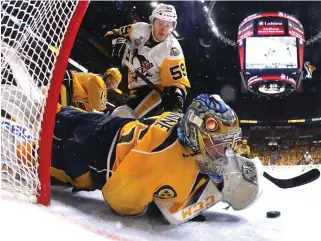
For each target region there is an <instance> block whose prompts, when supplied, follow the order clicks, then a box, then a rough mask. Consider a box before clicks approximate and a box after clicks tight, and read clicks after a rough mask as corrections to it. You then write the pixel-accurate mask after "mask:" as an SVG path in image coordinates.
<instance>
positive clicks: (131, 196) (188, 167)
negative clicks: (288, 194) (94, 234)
mask: <svg viewBox="0 0 321 241" xmlns="http://www.w3.org/2000/svg"><path fill="white" fill-rule="evenodd" d="M240 134H241V130H240V128H239V124H238V119H237V116H236V114H235V112H234V111H233V110H232V109H231V108H230V107H229V106H227V105H226V104H225V103H224V101H223V100H222V99H221V98H220V97H219V96H218V95H209V94H203V95H200V96H198V97H197V98H195V99H194V100H193V102H192V103H191V105H190V106H189V108H188V109H187V112H186V114H184V115H182V114H179V113H173V112H165V113H163V114H161V115H159V116H156V117H151V118H147V119H141V120H136V119H131V118H123V117H118V116H110V115H107V114H102V113H95V112H82V111H79V110H77V109H75V108H72V107H61V109H59V110H58V112H57V114H56V124H55V129H54V140H53V146H52V167H51V175H52V176H53V177H55V178H57V179H59V180H60V181H63V182H67V183H70V184H71V185H72V186H73V187H75V188H76V189H79V190H88V191H90V190H95V189H100V190H102V194H103V197H104V199H105V201H106V203H107V204H108V205H109V206H110V207H111V208H112V210H114V211H115V212H116V213H118V214H120V215H130V216H138V215H143V214H144V213H145V212H146V210H147V209H148V207H149V205H150V204H152V203H153V204H156V205H157V207H158V208H159V210H160V211H161V212H162V214H163V216H164V217H165V218H166V219H167V220H168V221H169V222H170V223H171V224H179V223H182V222H185V221H188V220H190V219H192V218H194V217H195V216H197V215H198V214H200V213H201V212H203V211H204V210H206V209H208V208H209V207H211V206H213V205H214V204H215V203H217V202H219V201H223V202H226V203H228V204H230V205H231V206H232V207H233V208H234V209H235V210H241V209H244V208H246V207H247V206H249V205H250V204H251V203H253V202H254V201H255V200H256V199H257V197H258V196H259V194H260V193H261V188H260V178H261V176H262V165H261V164H260V161H259V160H258V159H247V158H244V157H241V156H238V155H236V154H235V153H234V152H233V151H232V150H231V149H228V147H231V146H232V145H231V143H235V142H236V141H238V139H239V138H240Z"/></svg>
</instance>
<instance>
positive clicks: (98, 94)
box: [87, 76, 107, 111]
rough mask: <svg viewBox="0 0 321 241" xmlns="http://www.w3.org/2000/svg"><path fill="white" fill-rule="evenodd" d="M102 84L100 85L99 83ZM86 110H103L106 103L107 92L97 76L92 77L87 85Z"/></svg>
mask: <svg viewBox="0 0 321 241" xmlns="http://www.w3.org/2000/svg"><path fill="white" fill-rule="evenodd" d="M101 82H102V83H101ZM87 91H88V102H89V106H88V110H89V111H91V110H94V109H95V110H97V111H101V110H104V109H105V108H106V107H105V106H104V105H106V102H107V90H105V89H104V85H103V81H102V80H100V77H99V76H92V78H91V81H90V82H89V85H88V90H87Z"/></svg>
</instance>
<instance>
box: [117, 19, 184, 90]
mask: <svg viewBox="0 0 321 241" xmlns="http://www.w3.org/2000/svg"><path fill="white" fill-rule="evenodd" d="M151 31H152V26H151V25H150V24H148V23H143V22H138V23H135V24H132V25H128V26H123V27H121V28H119V29H117V30H114V32H116V33H117V34H118V35H120V36H124V37H127V38H129V39H130V41H131V54H130V62H131V64H132V65H133V66H134V67H135V68H136V69H138V70H139V71H140V72H142V73H143V74H144V75H145V76H146V77H147V78H148V79H149V80H150V81H151V82H152V83H154V84H155V85H162V86H164V87H168V86H177V87H179V88H182V89H185V87H187V88H190V82H189V80H188V77H187V72H186V65H185V58H184V54H183V51H182V48H181V46H180V44H179V42H178V41H177V39H176V38H175V37H174V36H173V35H171V34H170V35H169V36H168V37H167V38H166V39H165V40H164V41H163V42H161V43H158V44H156V45H155V44H153V43H152V41H151V38H150V37H151ZM128 82H129V85H128V87H129V89H135V88H137V87H140V86H146V83H145V82H144V81H143V80H142V79H140V78H139V77H138V76H136V74H135V73H134V72H131V71H130V72H129V75H128Z"/></svg>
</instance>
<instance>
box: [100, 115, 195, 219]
mask: <svg viewBox="0 0 321 241" xmlns="http://www.w3.org/2000/svg"><path fill="white" fill-rule="evenodd" d="M178 118H179V114H177V113H170V112H166V113H164V114H162V115H161V116H159V117H158V118H157V120H156V121H155V120H154V121H155V122H153V124H152V125H151V126H148V125H145V124H142V123H140V122H139V121H134V122H130V123H128V124H126V125H125V126H124V127H123V128H122V129H121V132H120V137H119V140H118V144H117V147H116V159H115V161H114V163H113V164H112V172H113V174H112V175H111V177H110V178H109V180H108V181H107V182H106V184H105V185H104V187H103V189H102V192H103V196H104V198H105V200H106V201H107V203H108V204H109V205H110V206H111V208H112V209H113V210H114V211H116V212H117V213H119V214H122V215H140V214H143V213H144V212H145V211H146V209H147V206H148V204H149V203H150V202H152V201H153V200H162V201H170V202H173V203H180V205H182V204H183V206H184V201H186V203H187V202H188V201H189V198H190V197H189V194H190V193H191V192H192V191H193V190H194V189H195V186H197V188H198V187H199V186H200V184H199V183H198V184H199V185H195V182H196V178H197V176H198V174H199V173H198V171H199V169H198V165H197V163H196V161H195V160H194V159H193V158H191V157H184V155H183V154H188V151H187V150H186V148H184V147H183V146H182V145H181V144H180V142H179V141H178V139H177V133H176V126H177V121H178ZM193 185H194V188H193ZM197 188H196V189H197Z"/></svg>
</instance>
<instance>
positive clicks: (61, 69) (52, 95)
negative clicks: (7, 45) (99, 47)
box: [37, 0, 89, 206]
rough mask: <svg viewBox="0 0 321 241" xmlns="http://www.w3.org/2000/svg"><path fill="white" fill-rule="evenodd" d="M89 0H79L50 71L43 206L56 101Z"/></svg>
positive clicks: (42, 149)
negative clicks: (52, 68) (53, 66)
mask: <svg viewBox="0 0 321 241" xmlns="http://www.w3.org/2000/svg"><path fill="white" fill-rule="evenodd" d="M88 5H89V0H80V1H79V3H78V5H77V7H76V9H75V12H74V14H73V16H72V17H71V20H70V23H69V25H68V27H67V31H66V34H65V36H64V39H63V41H62V45H61V48H60V50H59V54H58V56H57V60H56V64H55V68H54V70H53V73H52V78H51V82H50V88H49V90H48V96H47V102H46V106H45V110H44V114H43V121H42V123H41V133H40V140H39V150H38V153H39V159H38V163H39V167H38V178H39V181H40V183H41V185H40V189H38V196H37V203H39V204H43V205H45V206H47V205H49V203H50V164H51V148H52V134H53V130H54V123H55V116H56V110H57V103H58V98H59V93H60V88H61V85H62V81H63V77H64V73H65V71H66V68H67V64H68V59H69V56H70V53H71V50H72V47H73V44H74V41H75V39H76V36H77V33H78V30H79V27H80V24H81V22H82V20H83V17H84V15H85V13H86V11H87V8H88Z"/></svg>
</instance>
